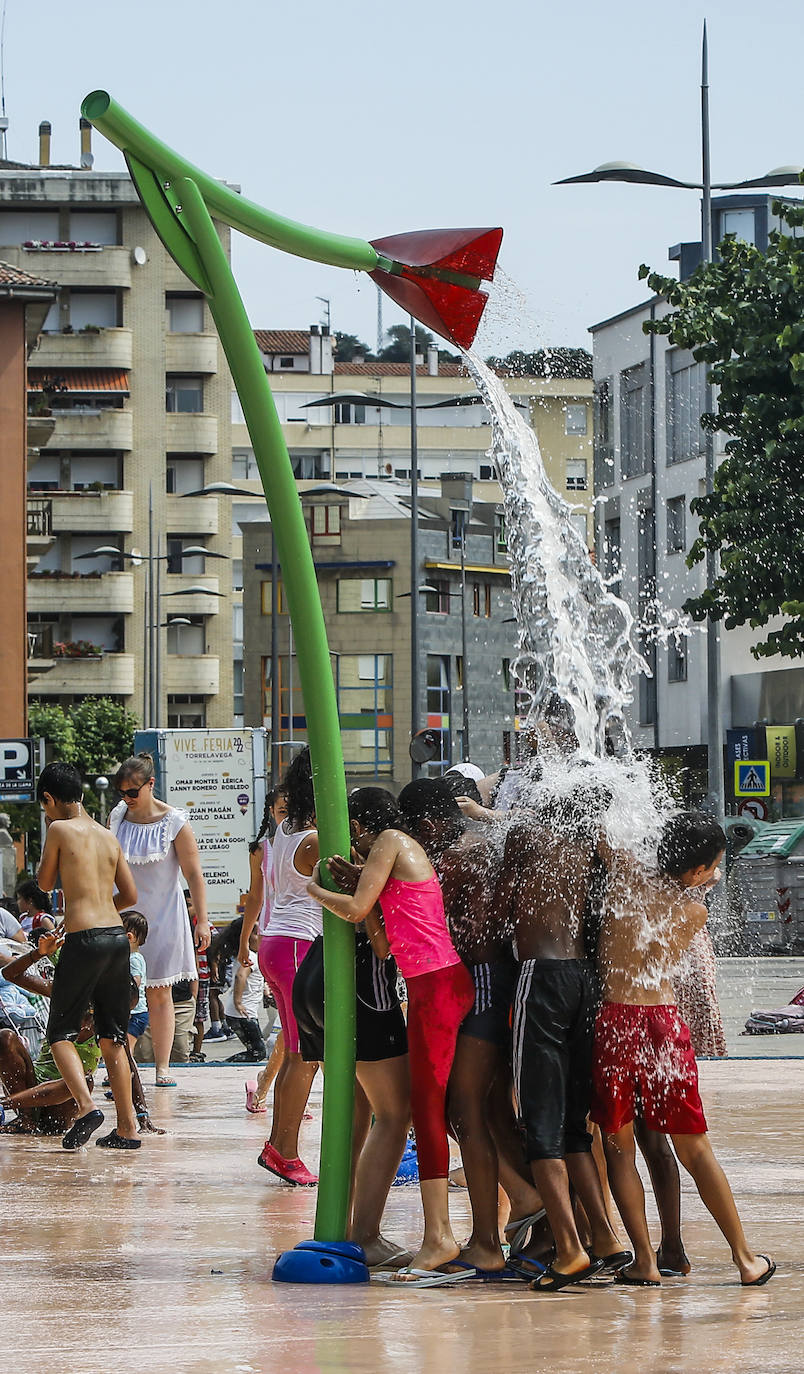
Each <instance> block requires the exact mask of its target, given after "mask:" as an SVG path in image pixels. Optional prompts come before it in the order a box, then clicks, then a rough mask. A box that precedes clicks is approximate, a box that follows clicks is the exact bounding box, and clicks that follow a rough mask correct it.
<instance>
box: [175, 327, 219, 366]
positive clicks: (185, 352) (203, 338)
mask: <svg viewBox="0 0 804 1374" xmlns="http://www.w3.org/2000/svg"><path fill="white" fill-rule="evenodd" d="M165 369H166V371H168V372H217V370H218V336H217V334H166V335H165Z"/></svg>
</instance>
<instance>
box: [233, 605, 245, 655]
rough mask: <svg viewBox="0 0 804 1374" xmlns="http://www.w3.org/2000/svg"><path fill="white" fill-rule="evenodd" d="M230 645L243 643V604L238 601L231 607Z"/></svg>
mask: <svg viewBox="0 0 804 1374" xmlns="http://www.w3.org/2000/svg"><path fill="white" fill-rule="evenodd" d="M232 643H233V644H242V643H243V603H242V602H240V601H236V602H235V603H234V605H233V606H232Z"/></svg>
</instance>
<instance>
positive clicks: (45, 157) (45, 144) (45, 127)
mask: <svg viewBox="0 0 804 1374" xmlns="http://www.w3.org/2000/svg"><path fill="white" fill-rule="evenodd" d="M50 133H51V129H50V124H49V122H48V121H47V120H46V119H43V120H42V123H41V124H40V125H39V166H40V167H49V166H50Z"/></svg>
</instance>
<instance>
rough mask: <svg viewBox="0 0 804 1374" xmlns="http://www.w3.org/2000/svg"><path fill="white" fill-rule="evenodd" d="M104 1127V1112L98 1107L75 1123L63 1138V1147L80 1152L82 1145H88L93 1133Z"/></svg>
mask: <svg viewBox="0 0 804 1374" xmlns="http://www.w3.org/2000/svg"><path fill="white" fill-rule="evenodd" d="M102 1125H103V1112H101V1111H99V1110H98V1108H97V1107H95V1109H94V1110H93V1111H91V1112H87V1113H86V1114H85V1115H84V1116H79V1118H78V1120H77V1121H74V1122H73V1124H72V1126H71V1127H70V1129H69V1131H67V1132H66V1134H65V1135H64V1136H62V1141H61V1143H62V1146H63V1148H64V1149H65V1150H80V1149H81V1146H82V1145H86V1143H87V1141H88V1140H89V1137H90V1136H91V1135H92V1133H93V1131H97V1130H98V1128H99V1127H100V1126H102Z"/></svg>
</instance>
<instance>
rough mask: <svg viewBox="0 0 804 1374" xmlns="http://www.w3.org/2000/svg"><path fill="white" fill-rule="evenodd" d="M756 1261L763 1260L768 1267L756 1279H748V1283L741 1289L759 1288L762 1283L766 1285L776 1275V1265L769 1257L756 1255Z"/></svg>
mask: <svg viewBox="0 0 804 1374" xmlns="http://www.w3.org/2000/svg"><path fill="white" fill-rule="evenodd" d="M757 1259H764V1261H765V1263H766V1264H767V1266H768V1267H767V1269H766V1270H765V1273H764V1274H760V1276H759V1278H758V1279H749V1281H748V1283H744V1284H742V1287H743V1288H761V1287H762V1285H763V1283H767V1282H768V1280H769V1279H772V1278H773V1276H774V1274H775V1273H776V1263H775V1261H774V1260H772V1259H771V1258H770V1256H769V1255H757Z"/></svg>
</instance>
